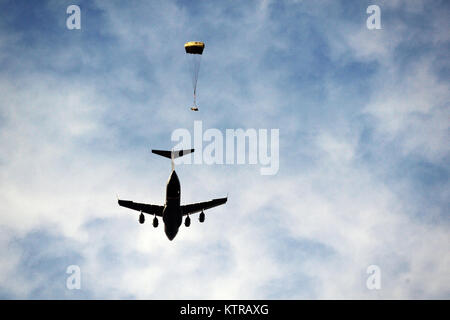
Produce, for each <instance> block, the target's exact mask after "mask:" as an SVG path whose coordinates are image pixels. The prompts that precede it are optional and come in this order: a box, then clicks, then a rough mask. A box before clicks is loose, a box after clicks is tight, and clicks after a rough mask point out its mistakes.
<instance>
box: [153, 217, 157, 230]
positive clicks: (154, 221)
mask: <svg viewBox="0 0 450 320" xmlns="http://www.w3.org/2000/svg"><path fill="white" fill-rule="evenodd" d="M153 227H155V228H157V227H158V218H156V217H154V218H153Z"/></svg>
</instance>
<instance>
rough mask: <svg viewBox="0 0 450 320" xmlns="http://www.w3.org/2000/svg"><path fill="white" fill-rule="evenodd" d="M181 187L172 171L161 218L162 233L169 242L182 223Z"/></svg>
mask: <svg viewBox="0 0 450 320" xmlns="http://www.w3.org/2000/svg"><path fill="white" fill-rule="evenodd" d="M180 199H181V186H180V180H179V179H178V175H177V173H176V172H175V170H172V173H171V174H170V177H169V180H168V181H167V186H166V203H165V204H164V210H163V216H162V219H163V221H164V232H165V233H166V236H167V238H169V240H173V239H174V238H175V236H176V235H177V233H178V229H179V228H180V226H181V223H182V220H183V218H182V212H181V207H180Z"/></svg>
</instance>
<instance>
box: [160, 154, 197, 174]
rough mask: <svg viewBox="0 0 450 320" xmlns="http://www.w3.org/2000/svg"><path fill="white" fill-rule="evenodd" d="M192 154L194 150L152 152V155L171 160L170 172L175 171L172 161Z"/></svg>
mask: <svg viewBox="0 0 450 320" xmlns="http://www.w3.org/2000/svg"><path fill="white" fill-rule="evenodd" d="M192 152H194V149H186V150H177V151H174V150H172V151H166V150H152V153H154V154H157V155H159V156H162V157H165V158H169V159H171V160H172V171H173V170H175V162H174V161H173V160H174V159H176V158H179V157H182V156H184V155H187V154H189V153H192Z"/></svg>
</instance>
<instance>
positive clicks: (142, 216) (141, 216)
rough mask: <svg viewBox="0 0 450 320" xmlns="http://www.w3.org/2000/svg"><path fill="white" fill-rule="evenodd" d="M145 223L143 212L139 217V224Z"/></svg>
mask: <svg viewBox="0 0 450 320" xmlns="http://www.w3.org/2000/svg"><path fill="white" fill-rule="evenodd" d="M144 222H145V217H144V214H143V213H142V212H141V214H140V215H139V223H140V224H143V223H144Z"/></svg>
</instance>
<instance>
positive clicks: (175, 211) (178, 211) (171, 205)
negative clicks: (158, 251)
mask: <svg viewBox="0 0 450 320" xmlns="http://www.w3.org/2000/svg"><path fill="white" fill-rule="evenodd" d="M192 152H194V149H187V150H178V151H166V150H152V153H154V154H157V155H160V156H162V157H165V158H170V159H171V160H172V173H171V174H170V176H169V180H168V181H167V186H166V203H165V204H164V205H163V206H158V205H153V204H146V203H138V202H133V201H130V200H120V199H118V203H119V206H122V207H126V208H129V209H133V210H137V211H140V212H141V214H140V215H139V223H141V224H143V223H144V222H145V217H144V213H147V214H150V215H153V227H155V228H157V227H158V218H157V217H162V220H163V222H164V232H165V234H166V236H167V238H168V239H169V240H170V241H172V240H173V239H174V238H175V236H176V235H177V233H178V229H179V228H180V226H181V223H182V220H183V217H184V216H186V218H185V220H184V225H185V226H186V227H189V226H190V225H191V218H190V217H189V215H190V214H194V213H197V212H200V215H199V219H198V220H199V221H200V222H201V223H203V222H204V221H205V213H204V212H203V211H204V210H207V209H210V208H213V207H216V206H220V205H222V204H224V203H226V202H227V199H228V196H227V197H225V198H218V199H213V200H211V201H205V202H198V203H193V204H186V205H180V196H181V189H180V180H179V179H178V175H177V173H176V172H175V164H174V159H175V158H178V157H182V156H184V155H186V154H189V153H192Z"/></svg>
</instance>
